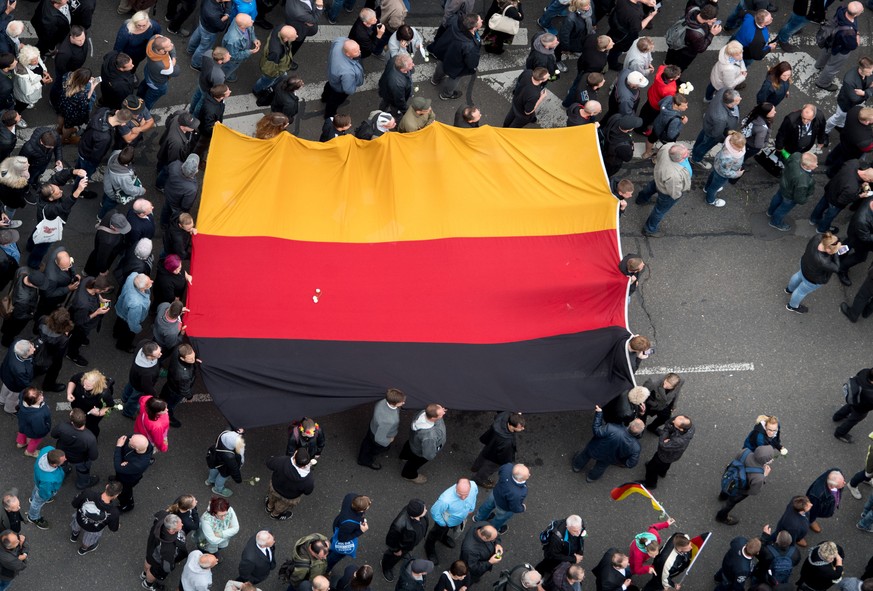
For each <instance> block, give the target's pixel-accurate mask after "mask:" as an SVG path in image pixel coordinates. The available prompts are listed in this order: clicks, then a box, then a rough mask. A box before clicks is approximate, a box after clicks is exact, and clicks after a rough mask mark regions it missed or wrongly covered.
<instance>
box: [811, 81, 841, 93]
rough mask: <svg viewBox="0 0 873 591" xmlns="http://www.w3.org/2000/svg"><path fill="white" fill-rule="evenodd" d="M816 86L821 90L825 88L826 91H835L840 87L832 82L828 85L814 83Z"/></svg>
mask: <svg viewBox="0 0 873 591" xmlns="http://www.w3.org/2000/svg"><path fill="white" fill-rule="evenodd" d="M816 86H817V87H818V88H821V89H822V90H827V91H828V92H836V91H838V90H839V89H840V87H839V86H837V85H836V84H834V83H833V82H831V83H830V84H829V85H828V86H820V85H819V84H818V83H816Z"/></svg>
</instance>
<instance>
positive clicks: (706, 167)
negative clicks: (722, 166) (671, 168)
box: [688, 159, 712, 170]
mask: <svg viewBox="0 0 873 591" xmlns="http://www.w3.org/2000/svg"><path fill="white" fill-rule="evenodd" d="M688 161H689V162H690V163H691V164H693V165H694V166H699V167H700V168H702V169H704V170H709V169H710V168H712V164H710V163H709V162H705V161H703V160H701V161H700V162H697V161H696V160H691V159H689V160H688Z"/></svg>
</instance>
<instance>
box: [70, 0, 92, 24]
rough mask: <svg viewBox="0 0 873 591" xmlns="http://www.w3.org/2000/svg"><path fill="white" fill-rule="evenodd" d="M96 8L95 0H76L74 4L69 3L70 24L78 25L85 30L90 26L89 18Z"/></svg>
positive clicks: (90, 18)
mask: <svg viewBox="0 0 873 591" xmlns="http://www.w3.org/2000/svg"><path fill="white" fill-rule="evenodd" d="M96 9H97V0H78V2H77V3H76V4H73V3H70V17H71V18H70V20H71V23H70V24H73V25H80V26H82V27H83V28H84V29H85V30H86V31H87V30H88V29H90V28H91V20H92V19H93V17H94V11H95V10H96Z"/></svg>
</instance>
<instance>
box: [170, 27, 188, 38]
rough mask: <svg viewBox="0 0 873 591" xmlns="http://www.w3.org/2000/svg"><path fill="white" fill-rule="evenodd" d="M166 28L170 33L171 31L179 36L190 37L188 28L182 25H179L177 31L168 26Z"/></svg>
mask: <svg viewBox="0 0 873 591" xmlns="http://www.w3.org/2000/svg"><path fill="white" fill-rule="evenodd" d="M167 30H168V31H169V32H170V33H172V34H173V35H179V36H180V37H190V36H191V31H189V30H188V29H185V28H183V27H180V28H179V30H178V31H174V30H173V29H171V28H170V27H167Z"/></svg>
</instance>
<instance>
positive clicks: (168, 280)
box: [151, 264, 188, 309]
mask: <svg viewBox="0 0 873 591" xmlns="http://www.w3.org/2000/svg"><path fill="white" fill-rule="evenodd" d="M187 291H188V281H187V280H186V279H185V273H184V272H181V273H173V272H171V271H167V269H166V268H165V267H164V265H163V264H160V265H158V272H157V275H156V277H155V283H154V285H152V289H151V292H152V306H153V307H154V308H155V309H157V307H158V304H163V303H164V302H172V301H173V300H175V299H176V298H179V300H180V301H181V302H182V303H183V304H184V303H185V292H187Z"/></svg>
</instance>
